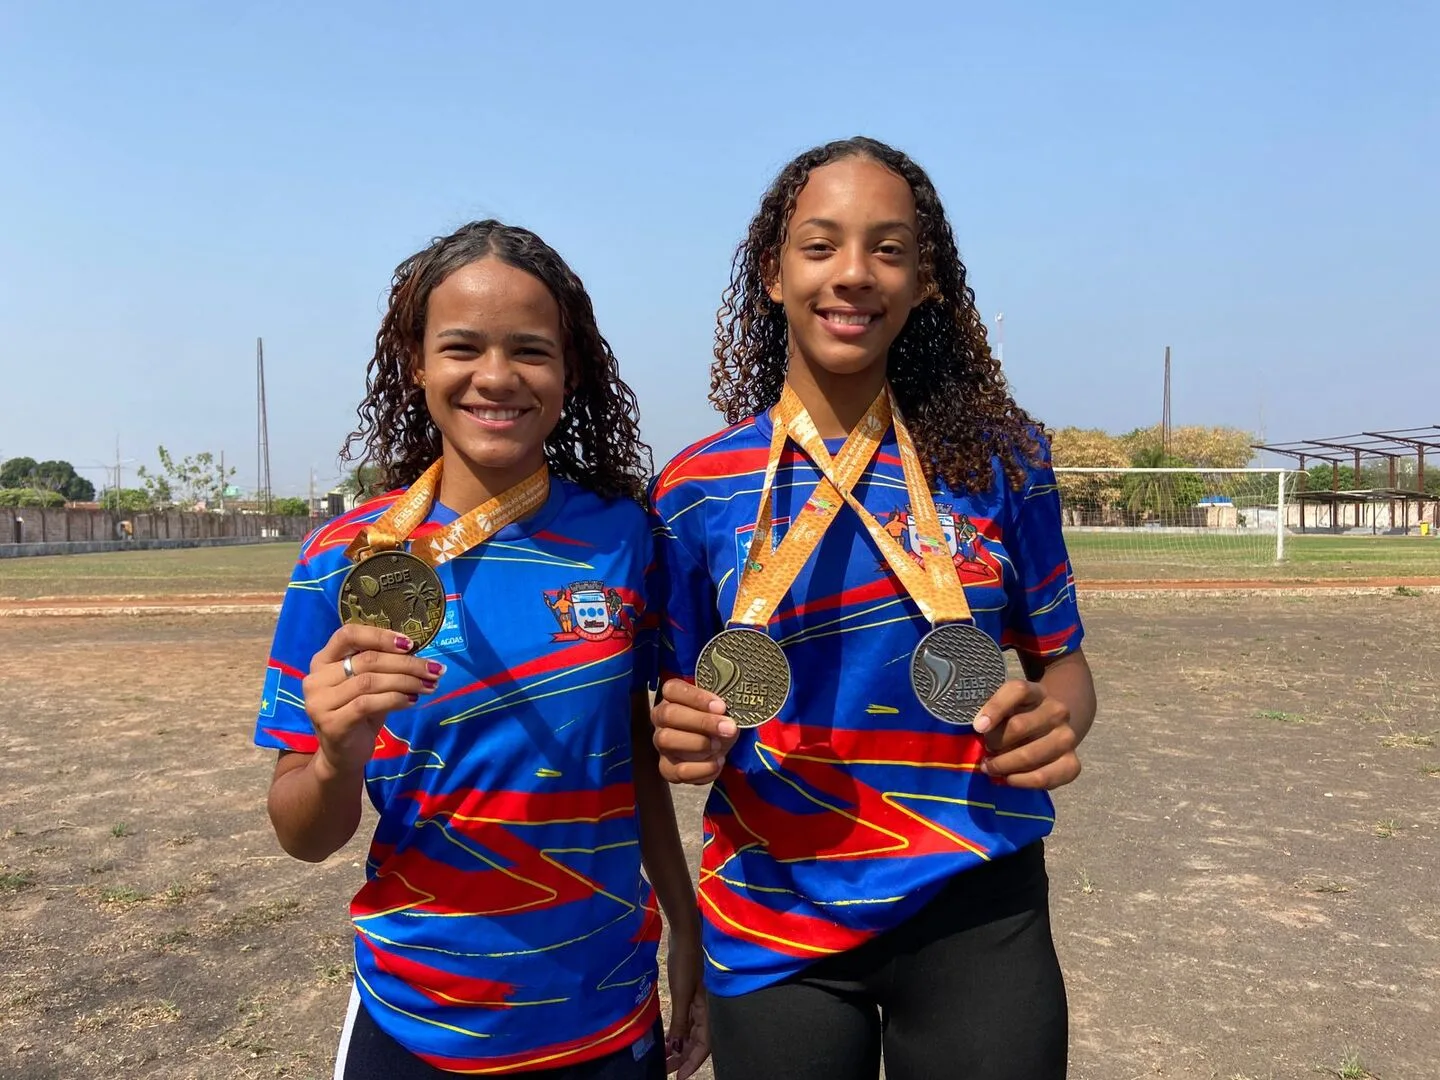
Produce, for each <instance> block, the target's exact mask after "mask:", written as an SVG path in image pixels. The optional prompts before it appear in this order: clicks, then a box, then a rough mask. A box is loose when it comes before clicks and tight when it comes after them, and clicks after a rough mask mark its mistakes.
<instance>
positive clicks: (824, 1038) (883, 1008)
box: [652, 138, 1095, 1080]
mask: <svg viewBox="0 0 1440 1080" xmlns="http://www.w3.org/2000/svg"><path fill="white" fill-rule="evenodd" d="M715 356H716V360H715V365H714V367H713V368H712V370H711V390H712V392H711V399H712V401H714V403H715V404H716V406H717V407H718V408H719V409H720V411H722V412H723V413H724V414H725V417H726V419H727V420H728V421H729V422H730V423H731V425H732V426H731V427H728V428H726V429H725V430H723V431H721V432H719V433H718V434H716V435H713V436H711V437H710V438H708V439H705V440H703V441H702V442H699V443H697V444H695V445H694V446H692V447H690V448H689V449H687V450H685V451H684V452H683V453H681V454H680V455H679V456H678V457H676V458H675V459H674V460H673V461H671V462H670V464H669V465H668V466H667V467H666V468H665V469H664V470H662V472H661V474H660V476H659V478H658V479H657V481H656V482H655V485H654V488H653V491H652V507H653V516H654V518H655V524H656V535H657V538H658V541H657V549H658V554H659V558H660V562H661V564H662V566H663V570H664V573H665V576H666V586H665V604H666V609H667V610H666V622H667V624H668V625H667V626H666V627H665V628H664V629H663V630H662V635H661V641H662V646H661V669H662V677H664V678H665V682H664V684H663V686H662V696H663V700H662V701H661V702H660V703H659V704H657V706H656V708H655V710H654V714H653V721H654V725H655V728H656V732H655V743H656V746H657V747H658V748H659V750H660V754H661V768H662V772H664V774H665V775H666V777H667V778H669V779H670V780H672V781H674V782H683V783H695V784H703V783H711V782H712V781H713V783H714V787H713V789H712V791H711V794H710V798H709V802H708V805H707V807H706V814H705V849H704V856H703V861H702V866H701V872H700V904H701V911H702V916H703V920H704V928H703V938H704V946H705V958H706V966H705V978H706V984H707V987H708V989H709V992H710V1005H709V1012H710V1024H711V1036H712V1041H713V1048H714V1060H715V1068H716V1075H717V1077H718V1078H719V1080H731V1078H737V1080H738V1078H745V1080H761V1078H771V1077H774V1078H780V1077H785V1078H790V1080H795V1078H799V1080H805V1078H810V1077H814V1078H817V1080H818V1078H821V1077H824V1078H826V1080H846V1078H854V1080H873V1078H874V1077H876V1076H877V1075H878V1072H879V1068H880V1061H881V1058H882V1055H883V1059H884V1065H885V1075H886V1076H887V1077H889V1078H890V1080H919V1078H931V1077H956V1078H965V1080H1051V1078H1058V1077H1063V1076H1064V1074H1065V1067H1066V1043H1067V1013H1066V1002H1065V988H1064V981H1063V979H1062V976H1061V972H1060V968H1059V964H1058V962H1057V959H1056V955H1055V949H1054V945H1053V942H1052V938H1051V932H1050V922H1049V906H1048V884H1047V878H1046V873H1045V861H1044V852H1043V837H1044V836H1045V835H1046V834H1048V833H1049V832H1050V830H1051V827H1052V825H1053V822H1054V807H1053V804H1052V802H1051V799H1050V796H1049V794H1048V791H1049V789H1052V788H1055V787H1059V786H1060V785H1062V784H1066V783H1069V782H1070V781H1071V780H1073V779H1074V778H1075V777H1076V775H1077V774H1078V773H1079V771H1080V764H1079V761H1078V759H1077V757H1076V753H1075V750H1076V747H1077V745H1078V744H1079V743H1080V740H1081V739H1082V738H1083V737H1084V736H1085V734H1086V732H1087V731H1088V730H1089V728H1090V725H1091V722H1092V720H1093V718H1094V714H1095V697H1094V686H1093V682H1092V680H1091V676H1090V671H1089V667H1088V665H1087V663H1086V660H1085V658H1084V656H1083V654H1082V652H1081V650H1080V642H1081V636H1082V630H1081V625H1080V618H1079V614H1078V611H1077V609H1076V604H1075V595H1074V588H1073V581H1072V577H1071V572H1070V563H1069V559H1068V557H1067V554H1066V551H1065V546H1064V543H1063V541H1062V539H1061V535H1060V507H1059V501H1058V495H1057V492H1056V486H1055V479H1054V474H1053V472H1052V470H1051V468H1050V465H1049V461H1048V449H1047V444H1046V440H1045V437H1044V433H1043V429H1042V428H1041V427H1040V425H1039V424H1038V423H1037V422H1036V421H1034V420H1033V419H1032V418H1031V417H1030V416H1029V415H1027V414H1026V413H1025V412H1024V410H1022V409H1021V408H1020V407H1019V406H1018V405H1017V404H1016V403H1015V401H1014V399H1013V398H1012V397H1011V394H1010V390H1009V388H1008V386H1007V385H1006V382H1005V378H1004V375H1003V373H1002V372H1001V370H1000V365H999V363H998V362H997V361H996V360H995V358H994V356H993V355H992V354H991V352H990V349H989V346H988V344H987V342H986V336H985V330H984V326H983V324H982V323H981V320H980V316H979V314H978V312H977V311H976V308H975V299H974V294H973V293H972V291H971V289H970V287H969V285H968V283H967V281H966V271H965V266H964V264H963V263H962V262H961V261H960V257H959V254H958V252H957V251H956V246H955V240H954V237H953V235H952V233H951V229H950V225H949V223H948V221H947V220H946V216H945V211H944V209H943V207H942V206H941V203H940V199H939V197H938V195H937V194H936V191H935V188H934V185H933V184H932V183H931V182H930V179H929V177H927V176H926V174H925V172H924V171H923V170H922V169H921V168H920V167H919V166H918V165H916V164H915V163H914V162H913V161H911V160H910V159H909V158H908V157H906V156H905V155H904V154H902V153H900V152H899V151H897V150H894V149H892V148H891V147H889V146H886V145H884V144H883V143H879V142H876V141H874V140H871V139H864V138H856V139H848V140H845V141H843V142H833V143H829V144H827V145H825V146H821V147H817V148H816V149H813V150H810V151H808V152H806V153H804V154H801V155H800V156H799V157H797V158H796V159H795V160H794V161H792V162H790V164H788V165H787V166H785V168H784V169H783V170H781V172H780V175H779V176H778V177H777V178H776V180H775V182H774V183H773V184H772V185H771V187H770V189H769V191H767V192H766V193H765V195H764V197H763V198H762V200H761V203H760V210H759V212H758V213H757V214H756V215H755V218H754V220H753V221H752V222H751V224H750V229H749V232H748V234H747V236H746V238H745V240H744V241H743V242H742V244H741V245H740V249H739V251H738V253H737V254H736V257H735V262H734V272H733V277H732V280H731V283H730V286H729V288H728V289H727V290H726V292H725V297H724V303H723V306H722V308H721V311H720V325H719V330H718V332H717V342H716V350H715ZM1002 648H1005V649H1009V650H1012V651H1013V652H1014V653H1015V654H1016V655H1017V657H1018V664H1019V667H1020V669H1021V672H1022V673H1023V677H1018V678H1014V679H1009V678H1007V665H1006V662H1005V659H1004V657H1003V654H1002V652H1001V650H1002ZM701 687H704V689H702V688H701Z"/></svg>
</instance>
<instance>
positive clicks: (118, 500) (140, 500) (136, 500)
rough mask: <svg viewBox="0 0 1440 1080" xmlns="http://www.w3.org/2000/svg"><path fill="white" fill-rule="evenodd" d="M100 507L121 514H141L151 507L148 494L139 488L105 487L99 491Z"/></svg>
mask: <svg viewBox="0 0 1440 1080" xmlns="http://www.w3.org/2000/svg"><path fill="white" fill-rule="evenodd" d="M100 508H101V509H102V510H111V511H114V512H116V513H121V514H143V513H144V512H145V511H147V510H150V509H152V508H153V507H152V505H151V503H150V495H149V493H148V492H146V491H144V490H143V489H141V488H121V489H120V490H119V492H116V490H115V489H114V488H106V489H105V490H104V491H102V492H100Z"/></svg>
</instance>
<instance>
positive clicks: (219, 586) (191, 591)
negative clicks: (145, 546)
mask: <svg viewBox="0 0 1440 1080" xmlns="http://www.w3.org/2000/svg"><path fill="white" fill-rule="evenodd" d="M299 549H300V545H299V544H298V543H297V542H295V541H286V542H281V543H274V544H248V545H241V546H236V547H215V548H173V549H167V550H162V551H116V552H107V553H105V554H103V555H41V556H36V557H34V558H25V559H0V598H7V599H20V600H31V599H36V598H38V597H45V596H209V595H217V594H218V595H233V594H235V593H269V594H271V595H279V594H280V592H281V591H283V590H284V588H285V583H286V582H287V581H289V580H290V571H291V569H292V568H293V567H294V565H295V556H296V554H297V553H298V551H299Z"/></svg>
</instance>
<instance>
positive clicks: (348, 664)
mask: <svg viewBox="0 0 1440 1080" xmlns="http://www.w3.org/2000/svg"><path fill="white" fill-rule="evenodd" d="M354 659H355V658H354V657H353V656H347V657H345V659H344V660H341V661H340V670H341V671H343V672H345V677H346V678H347V679H353V678H354V677H355V664H354V662H353V661H354Z"/></svg>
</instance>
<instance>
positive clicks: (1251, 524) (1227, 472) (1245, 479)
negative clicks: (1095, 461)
mask: <svg viewBox="0 0 1440 1080" xmlns="http://www.w3.org/2000/svg"><path fill="white" fill-rule="evenodd" d="M1297 475H1298V474H1297V473H1296V472H1295V471H1294V470H1289V469H1180V468H1169V469H1158V468H1157V469H1107V468H1057V469H1056V470H1055V477H1056V480H1057V482H1058V483H1059V486H1060V505H1061V513H1062V515H1063V521H1064V530H1065V542H1066V545H1067V546H1068V548H1069V550H1070V559H1071V562H1072V563H1073V564H1074V566H1075V573H1076V575H1077V576H1078V577H1081V578H1084V577H1091V578H1111V579H1127V580H1129V579H1133V580H1155V579H1164V578H1185V577H1189V576H1194V577H1196V578H1216V577H1226V576H1229V575H1233V576H1235V577H1240V578H1243V577H1246V576H1249V575H1250V574H1254V573H1256V572H1258V571H1261V570H1263V569H1264V568H1266V567H1273V566H1274V565H1275V563H1277V562H1280V561H1282V560H1283V559H1284V558H1285V518H1286V508H1287V503H1288V501H1289V500H1290V498H1291V496H1292V495H1293V493H1294V491H1295V483H1296V477H1297Z"/></svg>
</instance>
